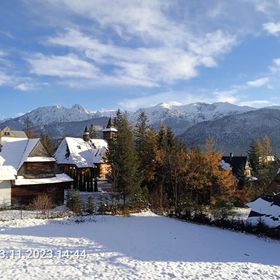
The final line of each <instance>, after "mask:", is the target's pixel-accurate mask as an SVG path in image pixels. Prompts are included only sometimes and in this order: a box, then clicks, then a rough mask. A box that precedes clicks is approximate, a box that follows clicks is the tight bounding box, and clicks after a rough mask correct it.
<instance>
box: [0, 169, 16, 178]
mask: <svg viewBox="0 0 280 280" xmlns="http://www.w3.org/2000/svg"><path fill="white" fill-rule="evenodd" d="M16 175H17V171H16V170H15V168H14V167H13V166H11V165H8V166H0V181H8V180H14V179H15V176H16Z"/></svg>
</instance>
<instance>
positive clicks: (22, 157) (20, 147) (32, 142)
mask: <svg viewBox="0 0 280 280" xmlns="http://www.w3.org/2000/svg"><path fill="white" fill-rule="evenodd" d="M39 140H40V139H39V138H35V139H28V138H15V137H2V138H1V144H2V148H1V152H0V165H11V166H13V167H14V168H15V169H16V170H19V169H20V167H21V166H22V164H23V163H24V162H25V161H26V160H27V158H28V156H29V154H30V153H31V152H32V150H33V149H34V147H35V146H36V145H37V143H38V142H39Z"/></svg>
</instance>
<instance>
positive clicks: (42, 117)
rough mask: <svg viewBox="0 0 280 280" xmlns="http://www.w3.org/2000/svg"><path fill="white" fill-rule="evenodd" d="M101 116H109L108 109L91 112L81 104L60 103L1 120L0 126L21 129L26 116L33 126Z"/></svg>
mask: <svg viewBox="0 0 280 280" xmlns="http://www.w3.org/2000/svg"><path fill="white" fill-rule="evenodd" d="M102 116H106V117H108V116H110V111H102V112H98V111H97V112H91V111H89V110H87V109H85V108H84V107H82V106H81V105H78V104H75V105H73V106H72V107H70V108H67V107H64V106H62V105H55V106H45V107H39V108H37V109H34V110H32V111H31V112H28V113H26V114H24V115H22V116H20V117H17V118H13V119H9V120H6V121H4V122H2V124H1V126H11V127H12V128H13V129H21V128H22V127H23V126H24V122H25V120H26V118H27V117H28V118H29V119H30V120H31V122H32V124H33V126H43V125H48V124H53V123H63V122H64V123H65V122H75V121H84V120H88V119H92V118H99V117H102Z"/></svg>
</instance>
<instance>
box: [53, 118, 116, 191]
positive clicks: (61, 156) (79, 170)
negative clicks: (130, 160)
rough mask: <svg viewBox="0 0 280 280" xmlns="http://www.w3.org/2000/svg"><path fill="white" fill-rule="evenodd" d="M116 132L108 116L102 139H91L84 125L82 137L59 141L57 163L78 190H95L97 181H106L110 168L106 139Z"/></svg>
mask: <svg viewBox="0 0 280 280" xmlns="http://www.w3.org/2000/svg"><path fill="white" fill-rule="evenodd" d="M116 133H117V129H116V128H114V127H113V122H112V119H111V118H110V119H109V121H108V125H107V127H106V128H104V130H103V138H104V139H91V138H90V136H89V131H88V129H87V127H86V128H85V131H84V134H83V137H82V138H74V137H66V138H64V139H63V140H62V142H61V143H60V145H59V147H58V149H57V151H56V153H55V158H56V160H57V163H58V165H59V167H60V169H61V170H62V171H63V172H65V173H67V174H69V175H70V176H71V177H72V178H73V179H74V186H75V187H76V188H77V189H79V190H80V191H89V192H92V191H97V190H98V182H101V181H103V184H104V183H106V179H107V175H108V174H109V173H110V170H111V169H110V165H109V164H108V162H107V152H108V141H111V140H113V139H114V137H115V135H116Z"/></svg>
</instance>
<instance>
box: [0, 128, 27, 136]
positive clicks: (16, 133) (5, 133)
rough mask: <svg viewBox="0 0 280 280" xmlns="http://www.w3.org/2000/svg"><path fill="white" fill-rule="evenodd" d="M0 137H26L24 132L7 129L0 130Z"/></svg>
mask: <svg viewBox="0 0 280 280" xmlns="http://www.w3.org/2000/svg"><path fill="white" fill-rule="evenodd" d="M1 137H16V138H27V135H26V133H25V132H24V131H17V130H12V129H11V128H9V127H5V128H3V129H0V138H1Z"/></svg>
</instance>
